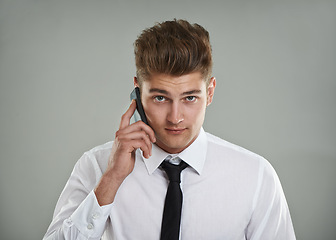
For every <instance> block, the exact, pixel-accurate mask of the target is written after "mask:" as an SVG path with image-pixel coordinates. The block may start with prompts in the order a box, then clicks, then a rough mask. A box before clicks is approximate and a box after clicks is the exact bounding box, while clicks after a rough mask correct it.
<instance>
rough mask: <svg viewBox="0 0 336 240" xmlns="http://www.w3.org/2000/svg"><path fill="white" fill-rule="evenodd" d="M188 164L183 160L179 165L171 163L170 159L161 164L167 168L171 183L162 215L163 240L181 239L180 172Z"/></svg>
mask: <svg viewBox="0 0 336 240" xmlns="http://www.w3.org/2000/svg"><path fill="white" fill-rule="evenodd" d="M187 166H188V164H186V163H185V162H183V161H181V163H180V164H179V165H174V164H171V163H169V162H168V161H163V163H162V164H161V167H162V168H163V169H164V170H165V172H166V173H167V175H168V178H169V185H168V189H167V195H166V200H165V206H164V210H163V217H162V225H161V238H160V239H161V240H178V239H179V233H180V222H181V211H182V191H181V188H180V182H181V179H180V174H181V172H182V170H183V169H185V168H186V167H187Z"/></svg>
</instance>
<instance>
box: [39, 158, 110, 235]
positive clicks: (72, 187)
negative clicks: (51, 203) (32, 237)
mask: <svg viewBox="0 0 336 240" xmlns="http://www.w3.org/2000/svg"><path fill="white" fill-rule="evenodd" d="M101 175H102V173H101V170H100V168H99V166H98V164H97V163H96V161H94V159H92V156H91V157H90V156H89V155H87V154H84V155H83V157H82V158H81V159H80V160H79V161H78V162H77V163H76V165H75V167H74V170H73V172H72V173H71V176H70V178H69V180H68V182H67V184H66V185H65V187H64V189H63V191H62V193H61V195H60V198H59V200H58V202H57V204H56V208H55V212H54V216H53V220H52V222H51V224H50V226H49V228H48V230H47V232H46V234H45V236H44V238H43V240H72V239H76V240H81V239H85V240H87V239H90V240H91V239H92V240H93V239H100V238H101V236H102V235H103V233H104V229H105V225H106V222H107V219H108V217H109V214H110V212H111V208H112V204H109V205H106V206H99V204H98V201H97V198H96V196H95V194H94V191H93V189H94V187H95V186H96V184H97V182H98V181H99V179H100V177H101Z"/></svg>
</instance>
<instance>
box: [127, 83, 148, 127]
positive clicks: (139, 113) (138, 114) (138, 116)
mask: <svg viewBox="0 0 336 240" xmlns="http://www.w3.org/2000/svg"><path fill="white" fill-rule="evenodd" d="M130 98H131V101H132V100H133V99H135V101H136V105H137V108H136V110H135V112H134V114H133V118H134V121H135V122H137V121H139V120H141V121H143V122H144V123H146V124H147V125H148V121H147V118H146V114H145V111H144V109H143V106H142V103H141V97H140V89H139V88H138V87H136V88H134V90H133V91H132V92H131V95H130Z"/></svg>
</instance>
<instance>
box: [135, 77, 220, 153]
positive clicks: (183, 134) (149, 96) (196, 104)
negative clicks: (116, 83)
mask: <svg viewBox="0 0 336 240" xmlns="http://www.w3.org/2000/svg"><path fill="white" fill-rule="evenodd" d="M135 84H137V82H136V80H135ZM215 86H216V80H215V79H214V78H212V79H211V81H210V84H209V86H206V83H205V81H204V80H203V78H202V75H201V74H200V73H199V72H195V73H191V74H186V75H182V76H180V77H174V76H170V75H166V74H155V75H152V76H151V78H150V79H148V80H146V81H143V84H142V88H141V100H142V104H143V107H144V110H145V113H146V116H147V120H148V123H149V125H150V126H151V127H152V128H153V130H154V132H155V135H156V144H157V145H158V146H159V147H160V148H162V149H163V150H165V151H166V152H169V153H179V152H181V151H183V150H184V149H185V148H187V147H188V146H189V145H190V144H191V143H192V142H193V141H194V140H195V139H196V138H197V136H198V134H199V131H200V128H201V126H202V124H203V121H204V116H205V109H206V107H207V106H208V105H209V104H210V103H211V101H212V98H213V94H214V89H215Z"/></svg>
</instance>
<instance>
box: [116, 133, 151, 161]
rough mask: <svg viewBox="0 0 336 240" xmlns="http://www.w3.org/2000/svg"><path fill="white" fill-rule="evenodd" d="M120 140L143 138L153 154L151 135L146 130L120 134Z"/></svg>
mask: <svg viewBox="0 0 336 240" xmlns="http://www.w3.org/2000/svg"><path fill="white" fill-rule="evenodd" d="M118 139H119V141H130V140H141V141H144V142H145V144H146V145H147V148H148V150H149V154H150V155H152V142H151V140H150V138H149V136H148V135H147V134H146V132H144V131H137V132H130V133H128V134H123V135H118Z"/></svg>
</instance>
